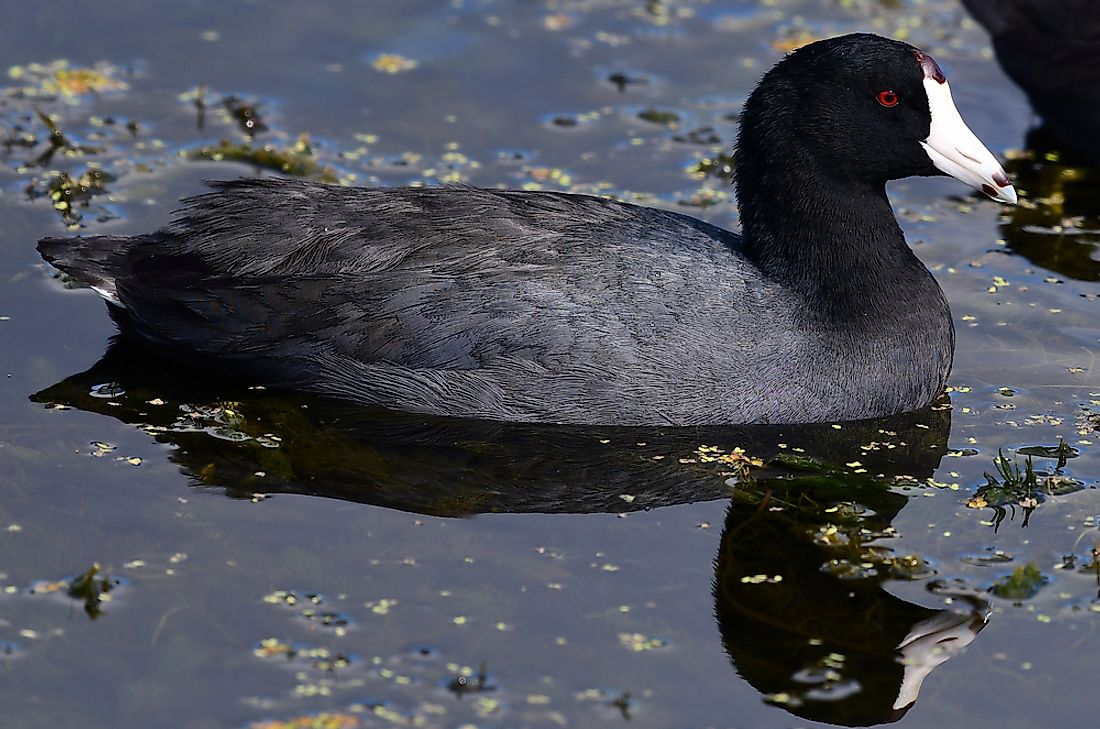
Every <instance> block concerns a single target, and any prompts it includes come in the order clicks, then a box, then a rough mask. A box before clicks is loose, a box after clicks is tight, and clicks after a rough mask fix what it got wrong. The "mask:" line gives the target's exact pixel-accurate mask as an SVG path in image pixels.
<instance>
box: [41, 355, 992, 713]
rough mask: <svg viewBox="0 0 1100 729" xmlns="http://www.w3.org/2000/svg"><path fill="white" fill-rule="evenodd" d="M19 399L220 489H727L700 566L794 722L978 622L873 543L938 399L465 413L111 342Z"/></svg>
mask: <svg viewBox="0 0 1100 729" xmlns="http://www.w3.org/2000/svg"><path fill="white" fill-rule="evenodd" d="M32 399H33V400H35V401H37V402H40V403H44V404H48V405H51V406H65V407H72V408H78V409H80V410H84V411H89V412H95V413H99V414H103V415H108V416H111V417H114V418H117V419H119V420H122V421H124V422H127V423H131V424H134V425H136V426H137V427H139V428H141V429H143V430H144V431H146V432H147V433H149V434H150V435H151V436H153V437H154V438H155V439H156V440H157V441H159V442H161V443H165V444H169V445H171V446H172V447H173V450H172V453H171V455H170V458H171V460H172V461H174V462H175V463H176V464H177V465H178V466H179V468H180V470H181V471H183V472H184V473H185V474H186V475H187V476H189V477H190V478H191V479H192V480H193V481H194V484H195V485H196V486H198V487H218V488H224V489H225V491H226V494H227V495H228V496H231V497H240V498H251V497H253V496H254V495H255V494H256V493H294V494H308V495H314V496H322V497H327V498H334V499H340V500H344V501H349V502H358V503H365V504H374V505H379V506H385V507H389V508H395V509H401V510H404V511H408V512H415V513H423V514H432V515H440V516H449V517H465V516H472V515H475V514H479V513H490V512H544V513H593V512H626V511H636V510H640V509H650V508H654V507H660V506H669V505H675V504H683V503H688V502H693V501H702V500H715V499H720V498H729V499H730V507H729V510H728V512H727V517H726V522H725V526H724V529H723V534H722V539H721V547H720V550H719V553H718V556H717V559H716V560H715V578H714V600H715V617H716V619H717V621H718V624H719V628H720V632H721V636H722V642H723V645H724V647H725V649H726V652H727V653H728V655H729V656H730V659H731V660H732V662H733V665H734V667H735V668H736V670H737V672H738V673H739V674H740V675H741V676H742V677H743V678H744V679H745V680H746V681H748V682H749V683H750V684H751V685H752V686H754V687H755V688H756V689H757V690H758V691H760V692H761V693H762V694H763V695H764V696H765V698H766V699H767V700H768V701H770V702H772V703H775V704H778V705H781V706H783V707H784V708H785V709H787V710H788V711H790V712H792V713H794V714H796V715H798V716H803V717H806V718H812V719H816V720H821V721H827V722H831V723H837V724H845V725H860V724H876V723H884V722H890V721H896V720H897V719H898V718H899V717H900V716H901V715H903V714H904V713H905V711H906V710H907V709H908V707H909V706H910V705H911V704H912V702H913V701H915V699H916V696H917V692H918V690H919V688H920V684H921V681H922V680H923V678H924V676H926V675H927V674H928V672H930V671H931V670H932V669H933V668H935V666H937V665H939V664H940V663H942V662H943V661H945V660H947V659H948V658H949V657H951V656H952V655H953V654H954V653H955V652H957V651H958V650H959V649H961V648H962V647H963V646H965V645H966V644H968V643H969V642H970V641H971V640H972V639H973V637H974V636H975V635H976V634H977V632H978V630H980V629H981V628H982V627H983V626H984V624H985V615H986V607H985V605H984V603H981V602H980V601H978V600H973V601H971V602H970V603H969V604H967V601H966V600H962V601H956V606H958V607H959V609H960V612H955V611H947V610H935V609H930V608H926V607H921V606H919V605H916V604H913V603H909V602H906V601H905V600H902V599H899V598H897V597H895V596H893V595H891V594H890V593H889V592H887V591H886V590H885V589H884V586H883V585H884V582H885V581H887V580H890V579H920V578H924V577H927V576H929V575H930V574H931V570H930V569H929V568H928V567H927V565H926V564H925V563H924V561H923V560H922V559H921V558H920V557H919V556H917V555H907V556H898V555H895V554H894V553H893V552H892V551H891V550H890V549H889V548H887V547H884V546H882V545H881V544H880V542H881V540H882V539H883V538H886V537H889V536H891V534H892V531H891V528H890V522H891V521H892V519H893V518H894V517H895V516H896V515H897V513H898V512H899V511H900V510H901V508H902V506H903V505H904V504H905V502H906V498H907V497H906V496H905V495H904V494H903V493H900V492H899V490H898V488H897V486H898V485H899V484H901V485H904V484H906V483H911V484H916V483H920V482H922V481H924V480H925V479H927V478H928V477H930V476H931V475H932V473H933V472H934V471H935V469H936V467H937V466H938V464H939V461H940V458H941V457H942V455H943V453H944V451H945V448H946V444H947V439H948V434H949V429H950V410H949V409H948V408H947V407H945V406H944V405H943V404H942V403H941V404H939V405H937V406H934V407H933V408H929V409H927V410H924V411H922V412H918V413H913V414H908V415H905V416H900V417H896V418H891V419H886V420H880V421H868V422H863V423H847V424H844V425H843V426H841V427H839V428H838V427H837V426H834V425H829V424H825V425H820V426H797V427H790V426H783V427H780V426H767V427H752V428H746V427H739V428H735V427H725V428H705V429H703V428H685V429H666V430H659V429H636V428H632V429H616V428H603V429H601V428H576V427H561V426H545V425H541V426H532V425H517V424H503V423H490V422H476V421H460V420H451V419H441V418H433V417H424V416H414V415H407V414H399V413H390V412H379V411H368V410H363V409H360V408H354V407H351V406H348V405H346V404H341V403H333V402H327V401H322V400H317V399H313V398H309V397H307V396H302V395H297V394H287V393H276V392H269V391H263V390H258V389H254V388H248V387H246V386H236V385H230V386H227V385H224V384H218V385H212V384H211V383H210V381H209V378H206V379H204V378H203V377H202V375H201V374H197V373H195V372H194V371H189V370H184V369H181V368H180V367H178V366H175V365H173V364H172V363H170V362H164V361H159V360H157V359H154V358H153V356H152V355H150V354H149V353H147V352H145V351H144V350H140V349H137V348H135V347H134V346H133V345H130V344H127V343H125V342H115V343H114V344H113V345H112V346H111V347H110V348H109V350H108V352H107V353H106V354H105V355H104V357H103V358H102V359H101V360H100V361H99V362H98V363H96V364H95V366H93V367H92V368H91V369H89V370H87V371H85V372H82V373H79V374H76V375H73V376H71V377H69V378H67V379H65V380H64V381H62V382H60V383H58V384H56V385H54V386H52V387H50V388H48V389H46V390H43V391H41V392H39V393H36V394H35V395H33V396H32ZM737 449H743V451H741V450H737ZM756 459H760V460H759V461H758V460H756Z"/></svg>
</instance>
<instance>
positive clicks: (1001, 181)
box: [993, 172, 1012, 187]
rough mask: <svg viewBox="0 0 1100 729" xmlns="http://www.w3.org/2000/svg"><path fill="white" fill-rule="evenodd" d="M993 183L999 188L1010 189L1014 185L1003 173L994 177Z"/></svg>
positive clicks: (998, 173)
mask: <svg viewBox="0 0 1100 729" xmlns="http://www.w3.org/2000/svg"><path fill="white" fill-rule="evenodd" d="M993 181H994V182H996V183H997V185H998V187H1008V186H1009V185H1011V184H1012V180H1010V179H1008V175H1006V174H1005V173H1003V172H997V173H995V174H994V175H993Z"/></svg>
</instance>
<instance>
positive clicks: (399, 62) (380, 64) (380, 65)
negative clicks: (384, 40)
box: [371, 53, 419, 74]
mask: <svg viewBox="0 0 1100 729" xmlns="http://www.w3.org/2000/svg"><path fill="white" fill-rule="evenodd" d="M418 65H419V64H418V63H417V62H416V61H415V60H413V59H411V58H406V57H405V56H402V55H399V54H397V53H381V54H379V55H377V56H375V57H374V60H373V61H371V66H372V67H373V68H374V70H375V71H381V72H382V73H390V74H394V73H402V72H404V71H411V70H413V69H414V68H416V67H417V66H418Z"/></svg>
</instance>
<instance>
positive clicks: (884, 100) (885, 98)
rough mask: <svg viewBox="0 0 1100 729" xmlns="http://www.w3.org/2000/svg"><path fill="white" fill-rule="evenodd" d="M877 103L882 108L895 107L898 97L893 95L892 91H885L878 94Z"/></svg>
mask: <svg viewBox="0 0 1100 729" xmlns="http://www.w3.org/2000/svg"><path fill="white" fill-rule="evenodd" d="M878 103H880V104H882V105H883V106H887V107H889V106H897V105H898V95H897V94H895V93H894V91H893V89H886V90H885V91H880V92H878Z"/></svg>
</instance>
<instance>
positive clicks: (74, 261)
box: [38, 235, 135, 303]
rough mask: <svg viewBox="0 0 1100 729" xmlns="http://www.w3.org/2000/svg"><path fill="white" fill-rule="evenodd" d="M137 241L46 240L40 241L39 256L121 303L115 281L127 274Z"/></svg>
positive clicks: (119, 238) (124, 238) (99, 237)
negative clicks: (128, 263)
mask: <svg viewBox="0 0 1100 729" xmlns="http://www.w3.org/2000/svg"><path fill="white" fill-rule="evenodd" d="M134 240H135V238H133V237H131V236H125V235H96V236H92V237H90V238H43V239H42V240H40V241H38V252H39V253H40V254H41V255H42V258H44V259H46V261H47V262H49V263H50V264H51V265H53V266H54V267H56V268H58V269H60V270H61V271H63V272H64V273H67V274H68V275H70V276H72V277H73V278H74V279H76V280H77V281H78V282H80V283H82V284H84V285H86V286H90V287H91V288H93V289H95V290H96V292H98V293H99V295H100V296H103V297H104V298H105V299H107V300H108V301H111V302H112V303H118V298H117V296H116V294H115V279H116V278H117V277H118V275H119V274H121V273H122V272H123V271H124V268H125V266H126V259H127V256H126V253H127V250H128V249H129V247H130V246H131V245H132V244H133V242H134Z"/></svg>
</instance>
